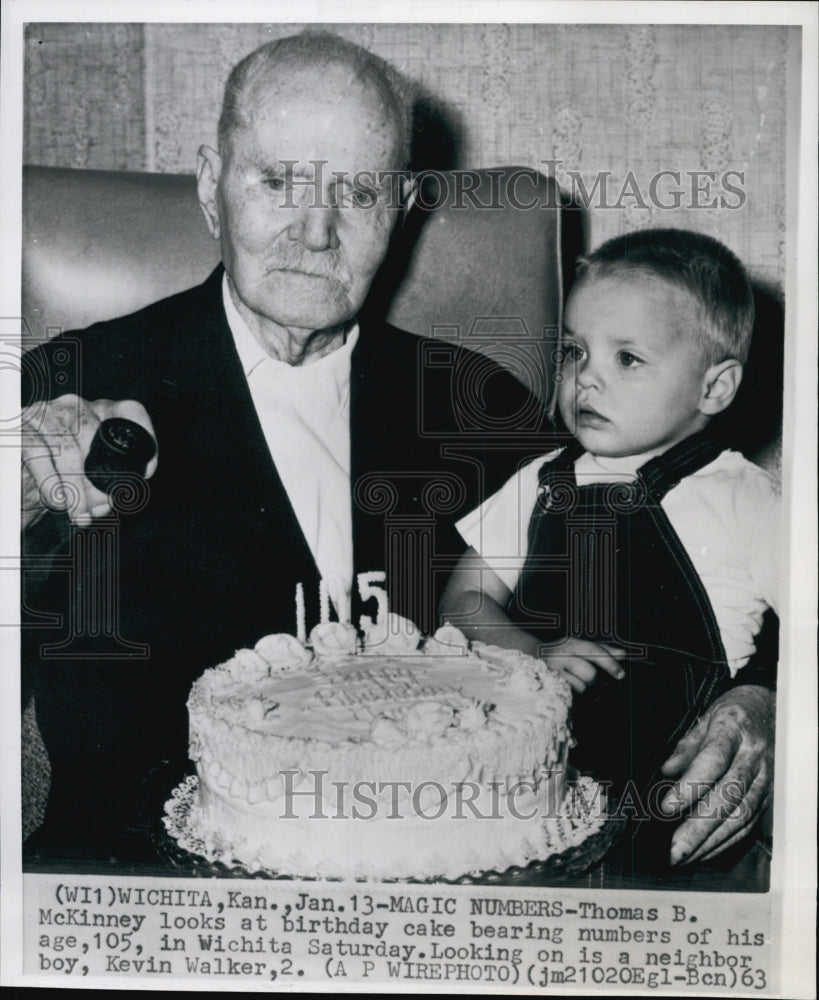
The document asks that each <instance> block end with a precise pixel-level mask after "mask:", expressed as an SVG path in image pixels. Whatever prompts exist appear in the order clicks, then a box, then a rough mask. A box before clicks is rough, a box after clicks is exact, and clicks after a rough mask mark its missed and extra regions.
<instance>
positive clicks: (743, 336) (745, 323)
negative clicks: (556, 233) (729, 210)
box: [577, 229, 754, 365]
mask: <svg viewBox="0 0 819 1000" xmlns="http://www.w3.org/2000/svg"><path fill="white" fill-rule="evenodd" d="M637 274H642V275H652V276H653V277H655V278H658V279H660V280H661V281H664V282H667V283H668V284H669V285H671V286H673V287H674V288H677V289H680V290H681V291H684V292H687V293H688V295H689V297H690V298H691V299H692V300H693V301H694V303H696V306H697V314H696V315H695V316H694V317H692V322H691V324H690V326H691V329H690V333H691V335H692V336H695V337H696V338H697V339H698V340H699V341H700V343H701V346H702V350H703V356H704V359H705V361H706V363H707V364H708V365H712V364H717V363H719V362H720V361H727V360H728V359H736V360H737V361H740V362H741V363H742V364H744V363H745V361H746V360H747V358H748V351H749V349H750V346H751V334H752V332H753V326H754V296H753V291H752V289H751V284H750V282H749V280H748V276H747V274H746V273H745V269H744V268H743V266H742V264H741V263H740V261H739V259H738V258H737V257H736V256H735V255H734V254H733V253H731V251H730V250H729V249H728V248H727V247H726V246H724V245H723V244H722V243H720V242H719V240H715V239H712V238H711V237H710V236H704V235H702V234H701V233H695V232H691V231H690V230H687V229H642V230H638V231H637V232H633V233H627V234H626V235H624V236H615V237H614V238H613V239H610V240H608V241H607V242H605V243H604V244H603V245H602V246H600V247H598V249H597V250H595V251H594V253H591V254H589V255H588V256H585V257H581V258H580V259H579V261H578V267H577V282H578V284H580V283H582V282H584V281H588V280H589V279H592V278H615V277H618V276H624V277H625V276H627V275H637Z"/></svg>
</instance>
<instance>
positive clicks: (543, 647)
mask: <svg viewBox="0 0 819 1000" xmlns="http://www.w3.org/2000/svg"><path fill="white" fill-rule="evenodd" d="M753 319H754V306H753V296H752V292H751V288H750V285H749V283H748V279H747V278H746V276H745V273H744V271H743V269H742V266H741V265H740V263H739V261H738V260H737V259H736V258H735V257H734V256H733V254H731V253H730V251H728V250H727V249H726V248H725V247H724V246H722V244H720V243H718V242H717V241H716V240H713V239H710V238H709V237H706V236H701V235H699V234H696V233H692V232H687V231H684V230H644V231H642V232H637V233H632V234H629V235H627V236H623V237H618V238H615V239H613V240H610V241H609V242H607V243H605V244H604V245H603V246H601V247H600V248H599V249H598V250H597V251H595V252H594V253H593V254H591V255H590V256H589V257H588V258H587V259H585V260H583V261H581V264H580V267H579V271H578V277H577V281H576V283H575V285H574V287H573V289H572V292H571V294H570V296H569V298H568V301H567V304H566V310H565V323H564V335H563V340H562V344H561V349H560V354H561V358H560V364H559V370H558V373H557V376H556V381H557V382H558V405H559V409H560V415H561V417H562V419H563V422H564V424H565V426H566V428H567V429H568V431H569V432H570V434H571V435H572V436H573V440H571V439H569V442H568V443H567V445H566V447H565V448H562V449H558V450H556V451H553V452H551V453H550V454H547V455H545V456H541V457H539V458H537V459H536V460H535V461H533V462H531V463H529V464H528V465H526V466H524V467H523V468H522V469H521V470H520V471H519V473H518V474H517V475H516V476H514V477H513V478H512V479H511V480H509V482H508V483H507V484H506V485H505V486H504V487H503V488H502V489H501V490H500V491H499V492H498V493H496V494H495V495H494V496H493V497H491V498H490V499H489V500H487V501H486V502H485V503H484V504H483V505H482V506H481V507H479V508H478V509H477V510H475V511H473V512H472V513H471V514H470V515H468V516H467V517H465V518H464V519H463V520H462V521H461V522H460V523H459V525H458V528H459V530H460V532H461V534H462V536H463V537H464V539H465V540H466V541H467V543H468V544H469V545H470V546H471V548H470V549H469V550H468V551H467V553H466V554H465V555H464V557H463V558H462V560H461V562H460V564H459V565H458V567H457V569H456V570H455V573H454V574H453V576H452V578H451V580H450V582H449V584H448V586H447V589H446V591H445V593H444V597H443V600H442V605H441V610H442V614H443V616H444V618H445V619H446V620H447V621H449V622H451V623H452V624H453V625H457V626H458V627H459V628H461V629H462V630H463V631H464V633H465V634H466V635H467V636H468V637H470V638H473V639H480V640H483V641H486V642H490V643H495V644H498V645H503V646H507V647H512V648H517V649H521V650H523V651H524V652H526V653H529V654H530V655H534V656H541V657H542V658H543V659H544V660H546V662H547V663H548V664H549V665H550V666H551V667H552V668H554V669H555V670H558V671H560V672H561V673H563V674H564V675H565V676H566V679H567V680H568V682H569V684H570V685H571V686H572V688H573V689H574V691H575V692H576V693H575V698H574V706H573V727H574V734H575V739H576V741H577V746H576V748H575V751H574V754H573V761H574V763H575V764H576V766H578V767H580V768H582V769H584V770H590V771H592V772H593V773H595V774H596V775H597V776H598V777H599V778H601V779H608V780H610V781H611V782H613V783H614V785H615V787H619V788H620V790H621V792H622V789H623V788H624V786H625V785H626V784H627V783H628V782H635V783H636V785H637V791H638V792H640V793H644V792H645V791H646V790H647V789H648V788H649V786H650V785H651V783H652V781H653V780H655V779H656V778H657V776H658V769H659V766H660V764H661V763H662V762H663V761H664V760H665V759H666V757H667V756H668V754H669V753H670V751H671V749H672V748H673V747H674V745H675V744H676V742H677V740H678V739H679V738H680V736H682V735H683V733H685V732H686V730H687V729H688V728H689V727H690V726H691V724H692V723H693V722H694V721H695V720H696V718H697V716H698V715H699V714H700V713H701V711H702V710H703V709H704V708H705V707H706V706H707V705H708V703H709V702H710V701H711V700H713V698H714V697H715V696H716V694H718V693H719V690H720V687H721V686H722V685H724V684H725V682H726V681H728V680H729V677H730V676H733V675H735V674H736V672H737V671H738V670H740V669H741V668H742V667H743V665H744V664H745V663H746V662H747V661H748V659H749V658H750V656H751V654H752V653H753V651H754V638H755V635H756V634H757V632H758V631H759V629H760V625H761V620H762V616H763V613H764V612H765V609H766V608H767V607H771V608H773V609H774V610H775V609H776V606H777V601H776V591H777V582H778V581H777V576H778V564H777V563H778V559H777V557H778V542H777V530H778V525H779V506H778V491H777V488H776V485H775V483H774V481H773V479H772V478H771V477H770V476H768V475H767V474H766V473H765V472H763V471H762V470H761V469H760V468H758V467H757V466H755V465H753V464H752V463H750V462H748V461H746V460H745V459H744V458H743V457H742V456H741V455H740V454H738V453H737V452H733V451H723V450H722V449H721V448H720V447H719V446H718V445H717V444H716V443H715V442H714V440H713V438H712V436H709V434H708V430H707V429H708V425H709V423H710V422H711V420H712V419H713V418H714V417H715V416H716V415H717V414H719V413H721V412H722V411H723V410H725V409H726V408H727V407H728V406H729V405H730V404H731V402H732V401H733V399H734V397H735V395H736V392H737V389H738V387H739V384H740V381H741V379H742V368H743V363H744V362H745V360H746V358H747V354H748V348H749V344H750V338H751V330H752V326H753ZM527 525H528V529H527Z"/></svg>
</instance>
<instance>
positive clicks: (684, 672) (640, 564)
mask: <svg viewBox="0 0 819 1000" xmlns="http://www.w3.org/2000/svg"><path fill="white" fill-rule="evenodd" d="M720 451H721V448H720V447H719V446H717V445H716V444H714V443H713V442H712V441H711V440H709V439H708V437H706V436H705V435H703V434H697V435H694V436H692V437H689V438H687V439H686V440H684V441H682V442H681V443H680V444H678V445H675V446H674V447H673V448H671V449H670V450H669V451H667V452H666V453H665V454H664V455H661V456H659V457H657V458H654V459H651V460H650V461H648V462H647V463H646V464H645V465H643V466H642V467H641V468H640V469H639V471H638V473H637V479H636V480H634V481H633V482H625V481H624V482H623V483H599V484H593V485H588V486H582V485H581V486H578V485H577V483H576V480H575V475H574V463H575V462H576V460H577V459H578V458H579V457H580V455H581V454H582V453H583V448H582V446H580V445H579V444H577V443H576V442H575V443H573V444H571V445H570V446H569V447H567V448H566V449H565V450H564V451H563V452H562V453H561V454H560V455H559V456H558V457H557V458H556V459H555V460H554V461H552V462H549V463H546V464H545V465H544V466H543V467H542V469H541V470H540V475H539V482H540V488H539V491H538V500H537V503H536V505H535V510H534V512H533V514H532V518H531V521H530V525H529V549H528V556H527V560H526V564H525V566H524V569H523V571H522V573H521V577H520V581H519V583H518V587H517V590H516V591H515V594H514V596H513V598H512V602H511V603H510V605H509V609H508V610H509V614H510V617H511V618H512V620H513V621H515V622H516V623H517V624H520V625H521V626H522V627H523V628H526V629H527V630H528V631H530V632H532V633H533V634H535V635H536V636H538V637H539V638H541V639H543V641H544V642H550V643H554V642H558V643H559V641H560V640H561V639H563V638H564V637H566V636H573V637H581V638H585V639H591V640H594V641H595V642H606V643H610V644H614V645H616V646H619V647H622V648H623V649H625V650H626V652H627V654H628V658H627V659H625V660H622V661H621V664H622V666H623V667H624V669H625V677H624V678H623V679H622V680H616V679H614V678H612V677H611V676H610V675H609V674H607V673H606V672H605V671H603V670H600V671H598V677H597V679H596V681H595V682H594V683H593V684H592V685H591V686H590V687H589V688H588V689H587V690H586V691H585V692H584V693H583V694H579V695H577V694H576V695H575V696H574V700H573V708H572V718H573V722H572V725H573V731H574V736H575V739H576V741H577V745H576V746H575V748H574V750H573V751H572V755H571V761H572V763H573V764H574V765H575V766H576V767H578V768H579V769H580V770H582V771H586V772H590V773H592V774H593V775H594V776H595V777H596V778H598V779H599V780H601V781H604V782H610V783H611V786H613V791H614V793H615V795H617V796H618V797H621V802H622V803H623V804H625V803H626V802H630V803H631V804H632V805H633V807H634V810H635V814H636V815H638V817H647V816H648V815H649V814H651V813H653V814H654V815H656V814H657V805H658V804H659V802H660V801H662V798H663V797H664V794H665V791H667V789H668V787H669V783H668V782H665V783H664V784H662V785H661V784H658V781H660V780H661V779H662V775H661V774H660V770H659V768H660V765H661V764H662V763H663V761H665V760H666V758H667V757H668V756H669V755H670V754H671V751H672V750H673V748H674V746H675V744H676V743H677V741H678V740H679V739H680V737H681V736H683V735H684V733H685V732H686V731H687V730H688V729H689V728H690V726H691V725H692V724H693V722H694V721H695V720H696V719H697V717H698V716H699V715H700V714H701V712H702V711H703V709H704V708H705V707H706V706H707V705H708V704H709V703H710V702H711V701H712V700H713V698H714V697H715V696H716V694H718V693H719V691H720V690H721V688H722V687H723V686H724V685H725V682H726V680H727V679H728V676H729V675H728V666H727V661H726V655H725V650H724V648H723V644H722V639H721V637H720V632H719V628H718V626H717V622H716V618H715V616H714V612H713V609H712V607H711V602H710V600H709V599H708V596H707V595H706V593H705V590H704V588H703V585H702V583H701V581H700V579H699V576H698V575H697V573H696V571H695V569H694V567H693V565H692V563H691V560H690V559H689V557H688V554H687V553H686V551H685V550H684V548H683V546H682V544H681V542H680V540H679V538H678V537H677V534H676V532H675V531H674V528H673V527H672V526H671V523H670V522H669V520H668V518H667V516H666V514H665V512H664V511H663V509H662V507H661V501H662V498H663V497H664V496H665V494H666V493H667V492H668V490H670V489H671V488H673V487H674V486H675V485H676V484H677V483H678V482H679V481H680V480H681V479H683V478H684V477H685V476H689V475H691V474H693V473H694V472H696V471H697V470H698V469H700V468H702V467H703V466H705V465H707V464H708V463H709V462H711V461H712V460H713V459H715V458H716V457H717V455H718V454H719V453H720ZM666 856H667V855H666Z"/></svg>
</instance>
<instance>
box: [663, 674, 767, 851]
mask: <svg viewBox="0 0 819 1000" xmlns="http://www.w3.org/2000/svg"><path fill="white" fill-rule="evenodd" d="M775 717H776V695H775V693H774V692H773V691H769V690H768V689H767V688H763V687H758V686H756V685H752V684H746V685H740V686H738V687H736V688H732V689H731V690H729V691H726V692H725V693H724V694H722V695H720V697H719V698H717V699H716V701H714V703H713V704H712V705H710V706H709V708H708V709H707V711H706V712H705V713H704V715H703V716H702V717H701V718H700V719H699V721H698V722H697V723H696V725H694V726H693V727H692V728H691V729H690V730H689V731H688V733H687V734H686V735H685V736H684V737H683V738H682V739H681V740H680V742H679V743H678V744H677V746H676V747H675V749H674V752H673V754H672V755H671V756H670V757H669V758H668V760H667V761H666V762H665V764H663V768H662V770H663V774H665V775H666V776H667V777H670V778H676V779H678V780H677V781H676V784H675V786H674V788H673V789H672V790H671V791H670V792H669V793H668V794H667V795H666V797H665V798H664V799H663V802H662V803H661V806H660V808H661V809H662V811H663V812H664V813H666V815H669V816H673V815H687V817H688V818H687V819H686V820H685V821H684V822H683V823H682V824H681V825H680V826H679V827H678V828H677V830H676V831H675V832H674V836H673V838H672V841H671V863H672V864H681V863H682V864H688V863H690V862H692V861H705V860H706V859H708V858H712V857H714V856H715V855H717V854H719V853H720V852H722V851H724V850H725V849H726V848H727V847H730V846H731V845H732V844H734V843H736V842H737V841H738V840H740V839H741V838H742V837H744V836H745V835H746V834H747V833H748V832H749V830H750V829H751V827H752V826H753V825H754V823H755V822H756V821H757V819H759V817H760V816H761V815H762V813H763V811H764V810H765V809H766V808H767V806H768V805H769V804H770V802H771V799H772V794H773V788H772V785H773V765H774V724H775Z"/></svg>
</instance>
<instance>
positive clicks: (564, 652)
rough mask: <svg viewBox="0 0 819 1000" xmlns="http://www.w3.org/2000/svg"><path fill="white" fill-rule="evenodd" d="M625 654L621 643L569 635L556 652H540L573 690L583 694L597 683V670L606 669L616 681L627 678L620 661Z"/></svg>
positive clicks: (556, 648)
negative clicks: (611, 644) (615, 644)
mask: <svg viewBox="0 0 819 1000" xmlns="http://www.w3.org/2000/svg"><path fill="white" fill-rule="evenodd" d="M625 655H626V651H625V650H624V649H620V648H619V647H618V646H609V645H607V644H606V643H602V642H591V641H590V640H588V639H571V638H569V639H565V640H564V641H563V642H561V643H560V646H559V647H555V652H553V653H546V654H545V655H544V654H541V658H542V659H543V660H544V661H545V662H546V663H547V664H548V665H549V667H551V669H552V670H554V671H555V673H558V674H562V675H563V676H564V677H565V678H566V680H567V681H568V682H569V685H570V686H571V688H572V690H574V691H577V693H578V694H582V692H583V691H585V690H586V688H587V687H589V685H590V684H593V683H594V680H595V678H596V677H597V671H598V670H605V671H606V673H607V674H611V676H612V677H614V678H616V679H617V680H621V679H622V678H623V677H625V671H624V670H623V668H622V667H621V666H620V664H619V663H618V662H617V661H618V660H622V659H623V658H624V657H625Z"/></svg>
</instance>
